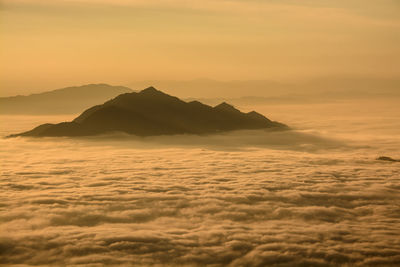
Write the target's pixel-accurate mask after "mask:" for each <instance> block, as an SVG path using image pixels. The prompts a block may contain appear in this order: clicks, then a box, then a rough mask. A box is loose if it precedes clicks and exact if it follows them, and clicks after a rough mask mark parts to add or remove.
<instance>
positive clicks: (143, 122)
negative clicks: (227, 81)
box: [12, 87, 288, 137]
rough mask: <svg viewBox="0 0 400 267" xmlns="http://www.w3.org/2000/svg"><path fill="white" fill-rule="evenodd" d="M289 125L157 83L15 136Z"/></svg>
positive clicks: (213, 130)
mask: <svg viewBox="0 0 400 267" xmlns="http://www.w3.org/2000/svg"><path fill="white" fill-rule="evenodd" d="M263 128H272V129H278V130H283V129H288V127H287V126H286V125H284V124H281V123H279V122H274V121H271V120H269V119H267V118H266V117H264V116H263V115H261V114H259V113H257V112H255V111H252V112H249V113H243V112H241V111H239V110H237V109H236V108H234V107H233V106H231V105H229V104H227V103H221V104H219V105H217V106H215V107H211V106H208V105H205V104H202V103H200V102H198V101H192V102H185V101H182V100H180V99H179V98H177V97H174V96H170V95H168V94H165V93H163V92H161V91H158V90H157V89H155V88H154V87H149V88H147V89H144V90H142V91H140V92H139V93H136V92H132V93H125V94H121V95H119V96H117V97H115V98H113V99H111V100H109V101H107V102H105V103H104V104H102V105H97V106H93V107H91V108H89V109H87V110H86V111H84V112H83V113H82V114H81V115H80V116H78V117H77V118H75V119H74V120H73V121H71V122H62V123H59V124H43V125H40V126H38V127H36V128H34V129H33V130H31V131H28V132H24V133H21V134H16V135H12V137H14V136H88V135H97V134H104V133H108V132H116V131H117V132H125V133H128V134H134V135H138V136H151V135H171V134H210V133H217V132H222V131H232V130H243V129H263Z"/></svg>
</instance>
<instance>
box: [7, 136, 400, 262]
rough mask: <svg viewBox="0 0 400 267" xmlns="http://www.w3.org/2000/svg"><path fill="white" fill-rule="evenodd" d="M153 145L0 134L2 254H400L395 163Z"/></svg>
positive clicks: (363, 258) (128, 258) (293, 257)
mask: <svg viewBox="0 0 400 267" xmlns="http://www.w3.org/2000/svg"><path fill="white" fill-rule="evenodd" d="M82 142H84V143H82ZM124 143H126V140H125V141H124ZM83 144H86V145H85V146H84V145H83ZM155 147H156V146H155ZM155 147H153V148H152V149H149V148H142V149H139V148H132V147H122V146H116V145H115V144H111V145H99V144H98V143H95V142H90V141H82V140H81V141H72V140H61V141H60V140H58V141H52V140H48V141H47V142H44V141H26V140H20V139H13V140H2V148H3V149H2V150H1V154H0V156H1V158H2V166H1V177H2V178H1V187H0V203H1V206H0V232H1V234H0V236H1V238H0V253H1V254H0V262H1V263H4V264H7V265H13V264H27V265H68V266H75V265H76V266H80V265H82V266H88V265H93V266H98V265H102V264H105V265H117V264H126V265H138V266H139V265H140V266H146V265H162V266H164V265H166V266H176V265H183V266H204V265H212V266H341V265H343V266H349V265H350V266H395V265H398V264H399V263H400V242H399V240H400V239H399V236H400V206H399V203H400V192H399V191H400V186H399V180H400V168H399V166H398V165H396V164H390V163H382V162H377V161H375V160H374V158H373V157H367V156H365V151H362V150H359V151H356V152H354V151H351V152H350V151H347V152H346V151H336V150H330V152H325V153H306V152H302V151H300V152H296V151H295V150H292V151H290V150H270V149H265V148H251V149H250V148H249V149H247V150H240V151H226V150H209V149H204V148H200V147H199V148H189V147H186V148H178V147H175V148H166V147H164V148H161V149H160V148H155Z"/></svg>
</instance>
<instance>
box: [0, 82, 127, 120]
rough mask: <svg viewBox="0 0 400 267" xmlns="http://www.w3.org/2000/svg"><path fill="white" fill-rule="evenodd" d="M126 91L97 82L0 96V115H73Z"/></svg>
mask: <svg viewBox="0 0 400 267" xmlns="http://www.w3.org/2000/svg"><path fill="white" fill-rule="evenodd" d="M128 92H132V89H130V88H128V87H125V86H112V85H108V84H105V83H100V84H86V85H81V86H70V87H64V88H60V89H55V90H52V91H46V92H42V93H35V94H30V95H17V96H10V97H0V114H30V115H40V114H73V113H76V112H79V111H81V110H82V109H86V108H88V107H90V106H92V105H95V104H96V103H102V102H104V101H106V100H108V99H110V98H111V97H114V96H117V95H120V94H122V93H128Z"/></svg>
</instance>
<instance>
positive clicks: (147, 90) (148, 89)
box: [139, 86, 162, 93]
mask: <svg viewBox="0 0 400 267" xmlns="http://www.w3.org/2000/svg"><path fill="white" fill-rule="evenodd" d="M139 93H162V92H161V91H159V90H157V89H156V88H155V87H153V86H150V87H147V88H146V89H143V90H142V91H140V92H139Z"/></svg>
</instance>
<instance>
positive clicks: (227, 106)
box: [214, 102, 240, 112]
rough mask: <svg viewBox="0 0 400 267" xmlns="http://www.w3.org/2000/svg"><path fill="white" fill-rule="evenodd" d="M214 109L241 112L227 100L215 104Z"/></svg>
mask: <svg viewBox="0 0 400 267" xmlns="http://www.w3.org/2000/svg"><path fill="white" fill-rule="evenodd" d="M214 109H217V110H223V111H230V112H240V110H238V109H236V108H235V107H234V106H232V105H230V104H228V103H226V102H222V103H221V104H219V105H217V106H215V107H214Z"/></svg>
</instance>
